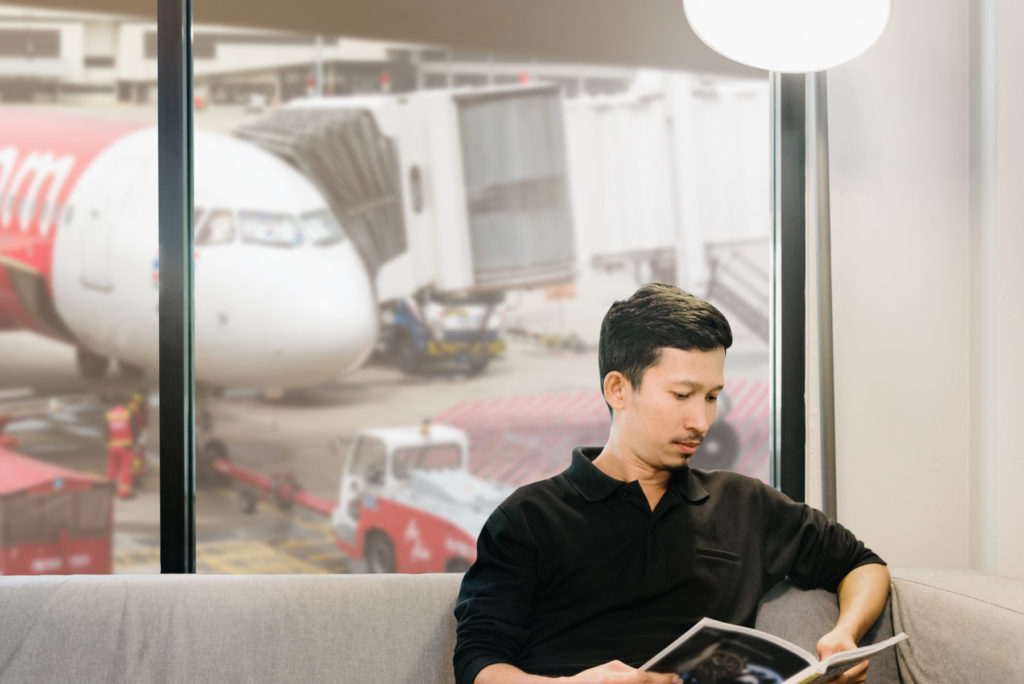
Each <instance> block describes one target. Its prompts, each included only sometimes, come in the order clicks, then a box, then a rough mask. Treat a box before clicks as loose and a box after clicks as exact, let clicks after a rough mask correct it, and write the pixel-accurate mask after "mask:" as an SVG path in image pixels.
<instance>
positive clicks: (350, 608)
mask: <svg viewBox="0 0 1024 684" xmlns="http://www.w3.org/2000/svg"><path fill="white" fill-rule="evenodd" d="M893 575H894V582H893V586H894V591H893V598H892V602H891V607H892V610H891V612H890V611H887V613H886V614H885V615H883V616H882V618H880V619H879V622H878V624H876V625H875V628H874V629H873V631H872V634H871V635H869V637H868V639H869V640H874V639H877V638H881V637H883V636H885V635H887V634H891V633H892V632H893V627H894V626H895V629H896V630H897V631H905V632H907V633H908V634H909V635H910V637H911V638H910V641H909V642H904V644H901V645H900V646H899V647H898V650H897V652H896V653H890V655H889V656H888V657H876V658H875V659H874V660H873V661H872V666H871V678H870V679H869V681H873V682H879V683H890V682H922V683H925V682H927V683H928V684H942V683H944V682H956V683H957V684H961V683H963V682H975V681H977V682H997V683H998V682H1020V681H1024V648H1022V645H1024V581H1020V580H1011V579H1005V578H999V577H993V576H987V575H982V574H979V573H974V572H970V571H964V570H938V569H914V570H899V571H894V572H893ZM459 580H460V576H459V575H418V576H406V575H390V576H373V575H319V576H312V575H301V576H298V575H289V576H274V575H259V576H182V575H165V576H124V575H119V576H109V577H94V576H71V577H4V578H0V682H4V683H6V682H33V683H35V682H217V683H220V682H302V683H303V684H311V683H313V682H428V683H429V682H450V681H452V674H451V653H452V648H453V646H454V640H455V622H454V618H453V617H452V606H453V604H454V601H455V596H456V594H457V592H458V583H459ZM836 610H837V609H836V602H835V596H834V595H833V594H830V593H828V592H824V591H811V592H803V591H799V590H797V589H794V588H792V587H787V586H780V587H777V588H776V589H775V590H773V591H772V592H771V593H770V594H769V595H768V596H767V597H766V598H765V601H764V603H763V605H762V608H761V611H760V613H759V615H758V626H759V627H760V628H762V629H767V630H768V631H772V632H775V633H777V634H780V635H781V636H784V637H786V638H788V639H790V640H792V641H794V642H796V643H799V644H800V645H801V646H803V647H804V648H807V649H808V650H810V651H812V652H813V650H814V644H815V641H816V640H817V637H818V636H819V635H820V634H821V633H823V632H824V631H827V629H828V627H829V625H830V622H831V621H833V620H834V619H835V615H836ZM897 661H898V662H897Z"/></svg>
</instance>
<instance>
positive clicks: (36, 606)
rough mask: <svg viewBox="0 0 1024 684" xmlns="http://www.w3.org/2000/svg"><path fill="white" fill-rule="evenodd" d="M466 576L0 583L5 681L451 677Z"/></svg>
mask: <svg viewBox="0 0 1024 684" xmlns="http://www.w3.org/2000/svg"><path fill="white" fill-rule="evenodd" d="M460 580H461V575H386V576H381V575H290V576H274V575H258V576H257V575H254V576H238V575H235V576H209V575H157V576H125V575H120V576H105V577H90V576H70V577H25V578H18V577H5V578H0V616H2V617H0V681H2V682H5V683H6V682H33V683H34V682H62V681H74V682H104V683H106V682H217V683H221V682H225V683H226V682H257V683H258V682H300V683H301V684H312V683H314V682H334V683H337V682H343V683H344V682H353V683H356V682H359V683H362V682H438V683H444V682H452V681H454V678H453V675H452V665H451V656H452V650H453V649H454V647H455V619H454V617H453V616H452V608H453V606H454V604H455V596H456V595H457V593H458V587H459V582H460Z"/></svg>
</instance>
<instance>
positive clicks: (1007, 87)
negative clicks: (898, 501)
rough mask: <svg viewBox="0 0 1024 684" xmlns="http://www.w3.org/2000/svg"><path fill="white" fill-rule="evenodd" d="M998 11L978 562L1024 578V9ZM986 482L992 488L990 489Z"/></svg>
mask: <svg viewBox="0 0 1024 684" xmlns="http://www.w3.org/2000/svg"><path fill="white" fill-rule="evenodd" d="M992 4H993V5H994V7H995V14H996V16H995V26H996V38H997V41H996V54H995V58H996V64H995V73H996V79H995V80H996V93H995V95H996V98H995V100H996V101H995V103H994V104H995V118H996V120H995V129H996V130H995V141H996V159H995V173H996V177H995V179H994V183H993V191H994V195H995V197H994V199H995V202H994V210H995V211H994V217H993V218H994V225H993V226H992V232H991V235H992V240H991V242H992V256H993V260H992V261H993V263H992V266H993V269H992V283H991V284H992V289H991V292H990V293H988V294H989V295H990V296H991V298H992V306H991V309H992V319H991V321H990V325H989V328H990V329H991V333H992V335H991V337H990V338H989V339H986V340H985V341H984V344H983V346H982V348H981V350H980V354H981V355H982V356H989V357H990V359H991V366H992V369H993V372H992V378H991V381H992V382H991V390H992V395H991V402H990V405H989V406H987V407H986V408H987V409H988V410H989V412H990V413H991V415H992V421H991V422H992V436H991V439H990V447H991V453H982V454H975V457H976V458H978V459H983V460H982V463H984V464H985V465H984V466H983V468H984V470H985V471H988V475H989V476H988V477H987V478H986V479H985V480H984V481H983V482H982V485H983V486H982V488H981V491H980V492H979V493H978V495H979V496H980V497H982V502H979V503H982V504H984V505H986V506H988V507H989V508H990V515H991V519H986V518H985V517H984V516H979V519H978V523H979V525H982V526H984V528H985V529H986V530H989V533H988V534H987V535H985V537H984V539H985V541H986V545H985V546H984V547H982V548H979V549H978V554H977V555H978V561H977V562H978V563H984V564H986V565H987V566H989V567H990V568H991V569H992V570H993V571H994V572H997V573H999V574H1003V575H1013V576H1018V577H1024V534H1022V532H1021V523H1024V497H1022V496H1021V495H1020V488H1021V485H1022V484H1024V305H1022V303H1021V294H1022V293H1024V268H1021V259H1022V258H1024V87H1022V85H1024V4H1022V3H1020V2H1019V0H999V1H998V2H993V3H992ZM986 485H987V486H986Z"/></svg>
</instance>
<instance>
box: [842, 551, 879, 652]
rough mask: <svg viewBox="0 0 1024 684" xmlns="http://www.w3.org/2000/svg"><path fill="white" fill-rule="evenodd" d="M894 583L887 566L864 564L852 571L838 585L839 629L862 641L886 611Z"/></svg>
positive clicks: (857, 640) (855, 639)
mask: <svg viewBox="0 0 1024 684" xmlns="http://www.w3.org/2000/svg"><path fill="white" fill-rule="evenodd" d="M891 582H892V579H891V577H890V576H889V568H887V567H886V566H884V565H878V564H871V565H862V566H860V567H859V568H854V569H853V570H851V571H850V573H849V574H848V575H846V577H844V578H843V581H842V582H840V583H839V592H838V593H839V619H838V620H837V621H836V627H835V629H836V630H842V631H844V632H846V633H847V634H849V635H851V637H852V638H853V641H854V643H858V642H860V640H861V638H862V637H863V636H864V635H865V634H866V633H867V631H868V630H869V629H871V626H872V625H873V624H875V621H876V620H877V619H878V616H879V615H881V614H882V610H883V609H884V608H885V602H886V600H887V599H888V598H889V586H890V583H891Z"/></svg>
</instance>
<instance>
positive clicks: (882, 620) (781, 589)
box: [754, 580, 900, 684]
mask: <svg viewBox="0 0 1024 684" xmlns="http://www.w3.org/2000/svg"><path fill="white" fill-rule="evenodd" d="M890 606H891V601H890V603H887V604H886V606H885V609H884V610H883V611H882V614H881V615H880V616H879V617H878V620H877V621H876V622H875V624H874V626H873V627H872V628H871V629H869V630H868V632H867V634H865V635H864V638H863V639H861V642H860V643H861V645H862V646H864V645H867V644H873V643H875V642H878V641H882V640H883V639H888V638H889V637H891V636H892V635H893V624H892V612H891V609H890ZM838 617H839V600H838V597H837V596H836V595H835V594H834V593H832V592H830V591H825V590H824V589H810V590H807V591H804V590H801V589H798V588H797V587H796V586H794V585H793V584H792V583H790V582H789V581H788V580H785V581H782V582H779V583H778V584H777V585H776V586H775V587H773V588H772V589H771V590H769V592H768V593H767V594H766V595H765V597H764V599H763V600H762V601H761V607H760V608H759V609H758V611H757V621H756V623H755V624H754V626H755V627H757V628H758V629H760V630H764V631H765V632H770V633H772V634H775V635H777V636H780V637H782V638H783V639H786V640H787V641H789V642H791V643H794V644H796V645H797V646H799V647H801V648H803V649H804V650H806V651H808V652H810V653H816V649H817V644H818V639H819V638H821V637H822V635H824V634H825V633H826V632H828V631H829V630H831V629H832V628H833V627H834V626H835V624H836V619H837V618H838ZM899 681H900V679H899V674H898V672H897V669H896V653H895V651H894V649H887V650H885V651H882V652H881V653H878V654H876V655H875V656H874V657H872V658H871V665H870V666H869V667H868V679H867V684H895V683H897V682H899Z"/></svg>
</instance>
